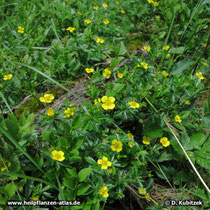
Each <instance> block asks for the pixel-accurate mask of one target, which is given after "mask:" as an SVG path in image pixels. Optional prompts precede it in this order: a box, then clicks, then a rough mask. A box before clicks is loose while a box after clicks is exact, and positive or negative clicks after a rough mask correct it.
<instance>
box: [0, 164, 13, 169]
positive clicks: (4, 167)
mask: <svg viewBox="0 0 210 210" xmlns="http://www.w3.org/2000/svg"><path fill="white" fill-rule="evenodd" d="M10 166H11V162H8V163H5V162H0V168H1V171H5V170H8V168H9V167H10Z"/></svg>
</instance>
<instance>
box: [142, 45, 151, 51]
mask: <svg viewBox="0 0 210 210" xmlns="http://www.w3.org/2000/svg"><path fill="white" fill-rule="evenodd" d="M143 48H144V49H145V50H146V51H147V52H149V51H150V50H151V48H150V46H144V47H143Z"/></svg>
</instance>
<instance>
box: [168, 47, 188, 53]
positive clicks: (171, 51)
mask: <svg viewBox="0 0 210 210" xmlns="http://www.w3.org/2000/svg"><path fill="white" fill-rule="evenodd" d="M184 49H185V47H174V48H171V49H170V50H169V53H172V54H182V53H183V52H184Z"/></svg>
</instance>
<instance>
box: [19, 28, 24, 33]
mask: <svg viewBox="0 0 210 210" xmlns="http://www.w3.org/2000/svg"><path fill="white" fill-rule="evenodd" d="M18 33H20V34H23V33H24V28H23V27H21V26H18Z"/></svg>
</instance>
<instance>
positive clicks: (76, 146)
mask: <svg viewBox="0 0 210 210" xmlns="http://www.w3.org/2000/svg"><path fill="white" fill-rule="evenodd" d="M83 141H84V138H83V137H82V136H80V137H77V138H74V145H73V147H72V150H77V149H79V148H80V147H81V146H82V144H83Z"/></svg>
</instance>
